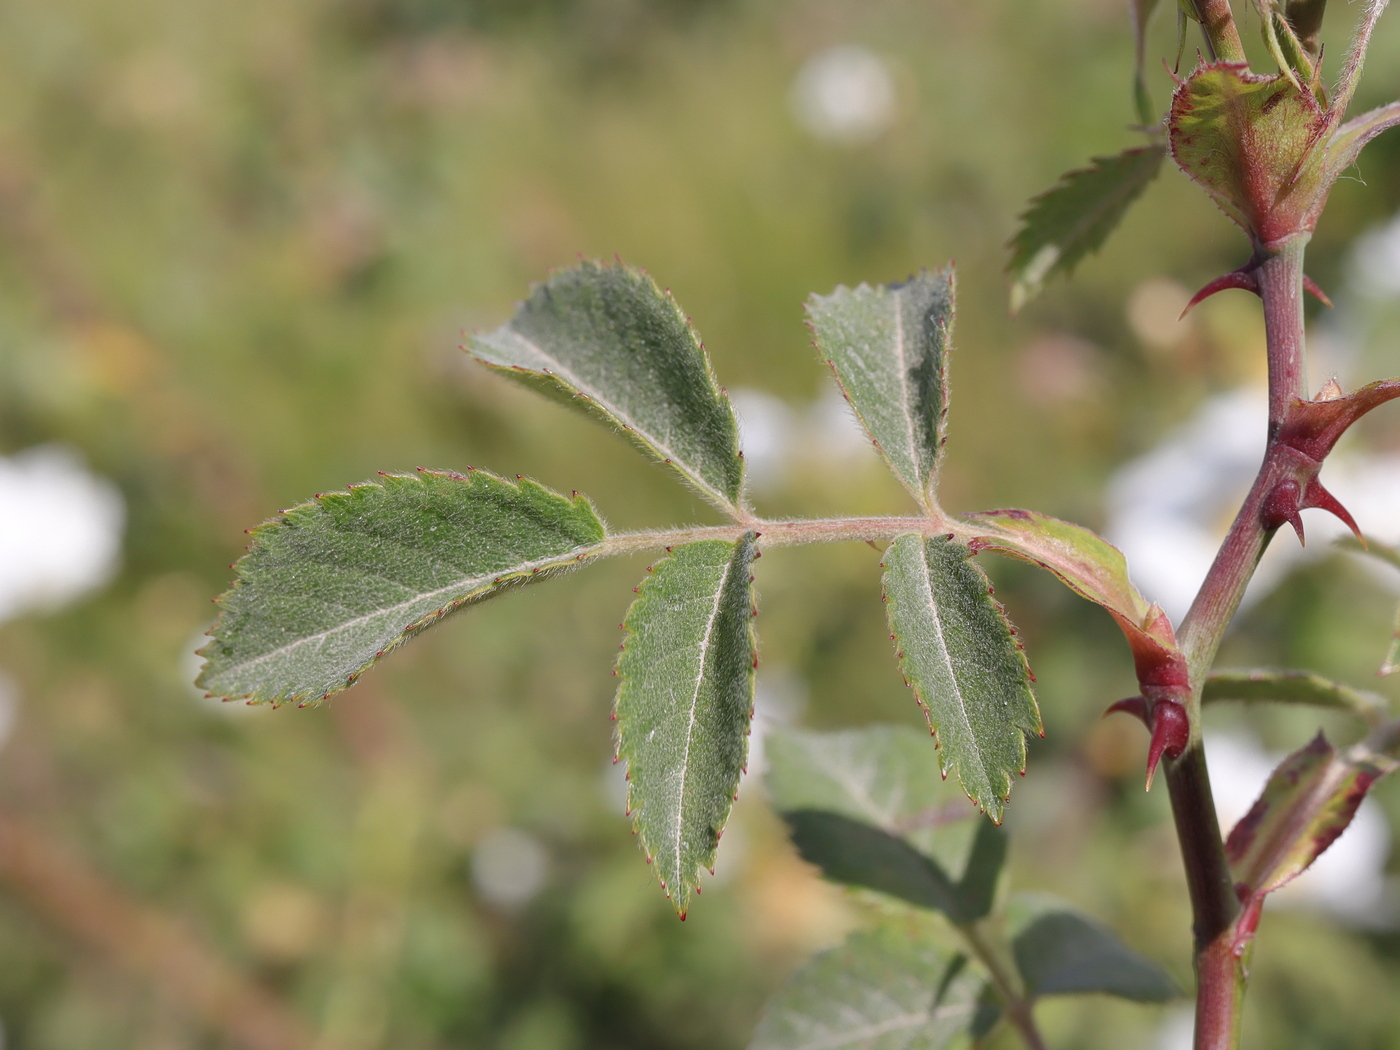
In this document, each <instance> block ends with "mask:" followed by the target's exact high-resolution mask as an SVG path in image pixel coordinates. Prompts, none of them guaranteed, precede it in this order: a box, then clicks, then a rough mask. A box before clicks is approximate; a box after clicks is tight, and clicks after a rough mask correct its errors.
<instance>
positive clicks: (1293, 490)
mask: <svg viewBox="0 0 1400 1050" xmlns="http://www.w3.org/2000/svg"><path fill="white" fill-rule="evenodd" d="M1299 508H1300V490H1299V488H1298V483H1297V482H1296V481H1294V480H1293V479H1292V478H1289V479H1288V480H1287V481H1280V482H1279V483H1278V484H1277V485H1275V486H1274V490H1273V491H1272V492H1270V493H1269V495H1268V497H1267V498H1265V500H1264V505H1263V506H1262V507H1260V508H1259V524H1261V525H1263V526H1264V528H1266V529H1269V530H1273V529H1277V528H1279V527H1280V526H1281V525H1283V524H1284V523H1285V522H1287V523H1288V524H1289V525H1292V526H1293V531H1294V532H1296V533H1297V534H1298V542H1299V543H1301V544H1306V543H1307V539H1306V538H1305V537H1304V535H1303V517H1302V515H1301V514H1299V513H1298V511H1299Z"/></svg>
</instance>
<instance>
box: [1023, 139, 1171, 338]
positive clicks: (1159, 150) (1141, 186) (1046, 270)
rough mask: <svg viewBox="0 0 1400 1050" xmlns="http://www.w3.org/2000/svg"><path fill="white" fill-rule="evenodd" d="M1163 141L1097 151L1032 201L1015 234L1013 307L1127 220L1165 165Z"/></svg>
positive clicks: (1038, 292)
mask: <svg viewBox="0 0 1400 1050" xmlns="http://www.w3.org/2000/svg"><path fill="white" fill-rule="evenodd" d="M1164 155H1165V150H1164V149H1163V147H1162V146H1160V145H1151V146H1140V147H1137V148H1134V149H1128V150H1124V151H1123V152H1122V153H1119V154H1118V155H1117V156H1113V157H1095V158H1094V159H1093V160H1091V161H1090V162H1089V166H1088V167H1087V168H1079V169H1077V170H1075V171H1071V172H1068V173H1067V174H1065V175H1063V176H1061V178H1060V181H1059V182H1057V183H1056V184H1055V185H1054V186H1052V187H1051V188H1050V189H1048V190H1046V191H1045V192H1044V193H1042V194H1041V195H1040V196H1039V197H1036V198H1034V199H1033V200H1032V201H1031V202H1030V206H1029V207H1027V208H1026V211H1025V212H1024V214H1022V216H1021V228H1020V229H1019V230H1017V231H1016V236H1014V237H1012V238H1011V242H1010V244H1009V245H1008V247H1009V248H1010V249H1011V261H1010V263H1008V264H1007V272H1008V273H1010V275H1011V309H1012V310H1013V311H1016V310H1019V309H1021V307H1023V306H1025V305H1026V303H1028V302H1030V301H1031V300H1032V299H1034V298H1035V297H1036V296H1037V295H1039V294H1040V291H1041V289H1042V288H1043V287H1044V286H1045V282H1046V281H1048V280H1049V279H1050V278H1051V277H1053V276H1054V275H1055V274H1060V273H1063V274H1068V273H1070V272H1071V271H1072V270H1073V269H1074V268H1075V266H1077V265H1078V264H1079V261H1080V260H1081V259H1083V258H1084V257H1085V256H1086V255H1088V254H1089V253H1090V252H1093V251H1096V250H1097V249H1098V248H1099V247H1100V246H1101V245H1102V244H1103V242H1104V241H1105V240H1106V239H1107V238H1108V235H1109V234H1110V233H1112V232H1113V230H1114V227H1116V226H1117V225H1118V223H1119V222H1120V221H1122V218H1123V215H1124V213H1125V212H1127V210H1128V206H1129V205H1130V204H1132V203H1133V201H1135V200H1137V198H1138V197H1139V196H1140V195H1141V194H1142V191H1143V190H1145V189H1146V188H1147V186H1148V183H1150V182H1151V181H1152V180H1153V179H1155V178H1156V177H1157V172H1158V171H1159V170H1161V167H1162V157H1163V156H1164Z"/></svg>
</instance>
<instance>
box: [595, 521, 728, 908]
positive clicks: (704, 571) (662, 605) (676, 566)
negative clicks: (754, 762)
mask: <svg viewBox="0 0 1400 1050" xmlns="http://www.w3.org/2000/svg"><path fill="white" fill-rule="evenodd" d="M753 557H754V536H753V533H748V534H747V535H746V536H745V537H744V538H743V539H741V540H740V541H739V542H737V543H729V542H727V541H724V540H705V541H701V542H698V543H688V544H685V545H684V546H681V547H677V548H676V549H675V550H674V551H673V552H672V553H671V556H670V557H668V558H666V559H665V560H664V561H662V562H660V563H659V564H658V565H656V566H655V569H654V571H653V572H652V573H651V574H650V575H648V577H647V578H646V579H645V580H644V581H643V582H642V585H641V588H640V589H639V591H640V593H639V596H638V598H637V600H636V601H635V602H633V603H632V608H631V609H630V610H628V613H627V619H626V622H625V624H624V626H625V627H626V629H627V641H626V643H625V644H624V648H623V652H622V656H621V658H620V659H619V660H618V665H617V669H618V675H619V676H620V677H621V679H622V681H621V684H620V685H619V687H618V691H617V729H618V757H619V758H621V759H625V760H626V762H627V775H628V779H629V784H628V803H627V804H628V808H629V809H630V810H631V811H632V813H633V816H634V818H635V821H636V828H637V832H638V834H639V835H640V837H641V843H642V849H643V850H645V851H646V854H647V857H648V858H649V859H650V860H651V861H652V862H653V863H654V864H655V865H656V873H657V876H658V878H659V879H660V880H661V884H662V886H663V888H665V890H666V892H667V895H668V896H669V897H670V898H671V900H672V902H673V903H674V904H675V907H676V911H677V912H679V913H680V914H681V915H682V916H684V915H685V912H686V908H687V907H688V906H689V902H690V894H691V892H692V891H693V890H694V889H695V887H696V885H697V884H698V882H699V874H700V869H701V868H708V867H711V866H712V865H713V864H714V858H715V847H716V845H717V844H718V842H719V836H720V832H721V831H723V830H724V822H725V821H726V820H727V819H728V817H729V810H730V807H731V806H732V805H733V801H734V793H735V791H736V790H738V786H739V774H740V772H741V771H742V769H743V766H744V760H745V755H746V754H747V750H748V730H749V716H750V713H751V711H752V708H753V675H754V670H753V669H754V661H755V646H754V634H753V625H752V617H753V588H752V587H751V586H750V580H751V579H752V577H751V576H750V575H749V568H750V565H751V564H752V562H753Z"/></svg>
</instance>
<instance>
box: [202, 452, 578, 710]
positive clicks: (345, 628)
mask: <svg viewBox="0 0 1400 1050" xmlns="http://www.w3.org/2000/svg"><path fill="white" fill-rule="evenodd" d="M604 535H605V532H604V526H603V522H602V521H601V520H600V519H599V518H598V515H597V513H596V512H595V511H594V510H593V506H592V504H590V503H589V502H588V500H586V499H585V498H583V497H582V496H578V495H574V496H573V497H572V498H570V497H567V496H561V495H560V494H559V493H557V492H551V491H550V490H549V489H547V488H544V487H543V486H541V485H538V484H536V483H535V482H533V481H529V480H521V481H520V482H518V483H517V482H510V481H505V480H504V479H502V478H498V477H496V476H495V475H493V474H488V473H486V472H485V471H481V470H476V471H472V472H471V473H469V474H467V475H465V476H463V475H458V474H446V473H435V472H430V471H420V472H419V473H418V474H415V475H398V474H386V475H384V476H383V480H381V481H379V482H374V483H366V484H364V485H357V486H354V487H353V488H351V489H350V490H349V491H348V492H333V493H328V494H326V495H323V496H317V497H316V499H315V500H313V501H312V502H310V503H303V504H299V505H298V506H295V507H293V508H291V509H290V510H288V511H285V512H284V513H282V514H281V515H279V516H278V517H276V518H274V519H273V520H271V521H269V522H267V523H266V524H263V525H260V526H258V528H256V529H254V530H253V532H252V536H253V541H252V544H251V545H250V546H249V548H248V553H247V554H245V555H244V556H243V557H242V558H241V559H240V560H239V562H238V564H237V566H236V567H235V568H236V569H237V573H238V577H237V579H236V580H235V581H234V585H233V588H232V589H231V590H230V591H228V593H226V594H225V595H224V596H223V597H221V598H220V599H219V605H220V607H221V610H222V611H221V613H220V615H219V619H218V622H217V623H215V625H214V627H213V628H212V630H211V631H210V634H211V635H212V637H213V640H212V641H211V642H210V643H209V644H208V645H206V646H205V647H204V648H203V649H201V650H200V655H201V656H203V657H204V659H205V664H204V670H203V672H202V673H201V674H200V676H199V680H198V685H199V686H200V687H201V688H203V689H206V690H208V691H209V692H211V693H214V694H216V695H219V696H224V697H228V698H238V699H242V698H247V699H250V700H255V701H271V702H273V703H281V702H284V701H295V702H305V701H317V700H321V699H324V698H325V697H328V696H330V695H331V694H333V693H337V692H340V691H341V690H342V689H345V688H347V687H348V686H350V685H353V684H354V682H355V680H356V679H357V678H358V677H359V676H360V674H361V673H363V672H364V671H365V670H366V669H367V668H369V667H370V666H371V665H372V664H374V663H375V662H376V661H377V660H379V659H380V658H381V657H382V656H384V655H385V654H386V653H388V652H389V651H390V650H392V649H394V648H396V647H397V646H399V645H401V644H402V643H403V642H404V641H406V640H407V639H408V638H410V637H412V636H413V635H414V634H416V633H417V632H418V631H421V630H422V629H423V628H425V627H429V626H431V625H432V624H434V623H436V622H437V621H438V620H440V619H441V618H442V617H443V616H445V615H446V614H447V613H449V612H452V611H453V610H454V609H457V608H460V607H461V606H463V605H465V604H467V603H469V602H474V601H480V600H481V599H483V598H486V597H489V596H490V595H492V594H495V593H497V592H499V591H501V590H503V589H504V588H506V587H509V586H512V585H514V584H518V583H521V582H525V581H528V580H531V579H536V578H540V577H543V576H545V575H547V574H549V573H551V572H555V571H558V570H561V569H566V568H571V567H573V566H575V565H578V564H579V563H580V562H582V561H584V560H586V559H587V558H589V557H591V556H593V555H595V554H597V553H598V551H599V549H600V545H601V544H602V542H603V540H604Z"/></svg>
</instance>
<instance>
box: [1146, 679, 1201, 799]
mask: <svg viewBox="0 0 1400 1050" xmlns="http://www.w3.org/2000/svg"><path fill="white" fill-rule="evenodd" d="M1190 739H1191V723H1190V721H1189V720H1188V719H1187V717H1186V708H1184V707H1182V706H1181V704H1180V703H1178V702H1177V701H1175V700H1157V701H1155V702H1154V703H1153V705H1152V742H1151V743H1150V744H1148V745H1147V790H1149V791H1150V790H1152V777H1153V775H1154V774H1155V773H1156V772H1157V763H1158V762H1160V761H1161V759H1162V756H1163V755H1166V756H1167V757H1168V758H1180V757H1181V753H1182V752H1183V751H1185V750H1186V744H1187V741H1189V740H1190Z"/></svg>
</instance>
